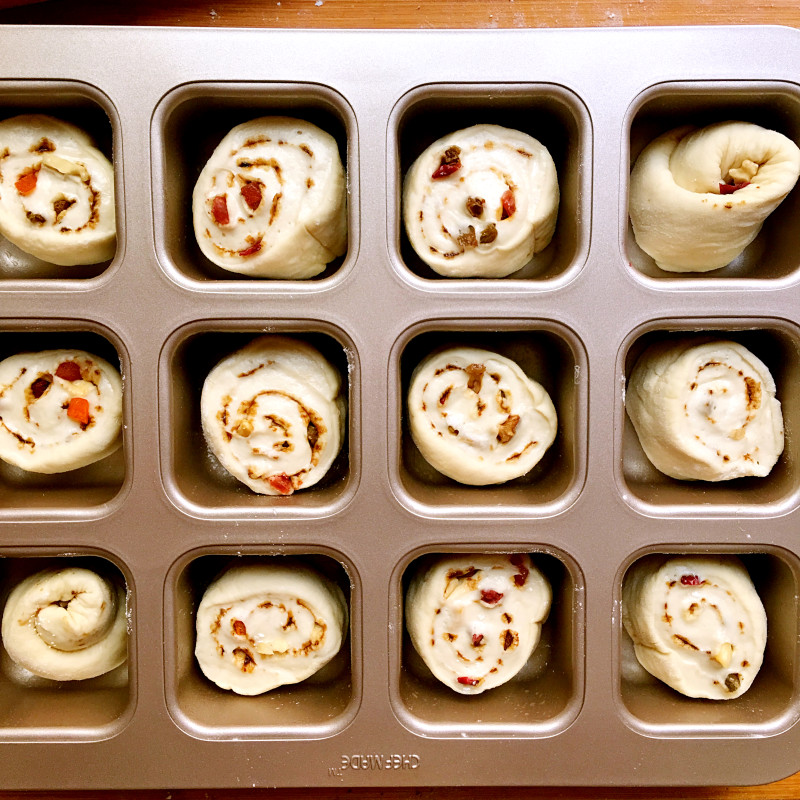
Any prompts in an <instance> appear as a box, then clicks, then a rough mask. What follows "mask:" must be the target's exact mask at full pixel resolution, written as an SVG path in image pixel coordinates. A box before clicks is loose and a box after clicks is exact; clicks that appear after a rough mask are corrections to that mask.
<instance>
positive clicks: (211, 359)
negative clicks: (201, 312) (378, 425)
mask: <svg viewBox="0 0 800 800" xmlns="http://www.w3.org/2000/svg"><path fill="white" fill-rule="evenodd" d="M265 333H270V334H279V335H281V336H287V337H291V338H296V339H299V340H301V341H304V342H307V343H308V344H311V345H312V346H314V347H316V348H317V349H318V350H319V351H320V352H321V353H322V355H324V356H325V357H326V359H327V360H328V361H329V362H330V363H331V364H332V365H333V366H334V367H335V368H336V370H337V371H338V372H339V375H340V376H341V380H342V383H341V392H342V394H343V395H344V397H345V399H346V401H347V418H346V420H345V432H344V438H343V442H342V447H341V450H340V451H339V454H338V456H337V457H336V459H335V461H334V462H333V464H332V465H331V467H330V469H329V470H328V472H327V473H326V474H325V475H324V476H323V477H322V478H321V480H320V481H319V482H318V483H316V484H314V485H312V486H310V487H308V488H307V489H301V490H299V491H296V492H294V493H293V494H291V495H289V496H272V495H263V494H257V493H256V492H254V491H252V490H251V489H250V488H249V487H248V486H245V484H243V483H242V482H241V481H239V480H238V479H236V478H235V477H233V475H231V474H230V473H229V472H228V471H227V470H226V469H225V468H224V467H223V466H222V465H221V464H220V462H219V461H218V460H217V458H216V456H215V455H214V454H213V453H212V452H211V450H210V448H209V447H208V445H207V443H206V440H205V436H204V434H203V428H202V424H201V421H200V397H201V393H202V390H203V383H204V382H205V379H206V377H207V375H208V373H209V372H210V371H211V369H212V368H213V367H214V366H215V365H216V364H217V363H218V362H219V361H220V360H222V359H223V358H225V357H227V356H228V355H230V354H232V353H234V352H235V351H237V350H239V349H240V348H242V347H244V346H245V345H246V344H248V343H249V342H251V341H252V340H253V339H256V338H258V337H259V336H261V335H264V334H265ZM159 374H160V378H159V385H160V386H161V387H163V388H162V402H161V404H160V410H159V416H160V430H161V433H160V448H161V471H162V478H163V481H164V486H165V488H166V491H167V495H168V496H169V498H170V499H171V500H172V502H173V503H174V504H175V505H176V506H177V507H178V508H179V509H181V510H183V511H184V512H186V513H188V514H191V515H193V516H198V517H209V518H212V517H213V518H217V517H228V518H230V517H242V518H248V519H251V518H253V517H260V518H267V519H274V518H275V517H276V516H305V517H308V516H317V515H321V514H328V513H333V512H334V511H336V510H338V509H340V508H342V507H343V506H344V505H346V504H347V503H348V502H349V501H350V499H351V498H352V496H353V494H354V493H355V490H356V486H357V485H358V477H359V456H358V450H357V447H356V446H355V443H357V442H358V441H359V432H358V431H359V408H360V405H359V390H358V384H359V369H358V356H357V354H356V350H355V347H354V345H353V344H352V342H351V341H350V340H349V339H348V338H347V336H346V335H345V334H344V333H343V332H342V331H339V330H338V329H336V328H334V327H333V326H331V325H327V324H325V323H321V322H316V321H308V322H304V321H298V320H293V321H281V322H276V321H272V322H270V323H267V324H262V325H261V326H260V327H257V323H243V322H242V321H238V320H237V321H234V320H210V321H209V320H206V321H203V322H197V323H192V324H190V325H188V326H186V327H184V328H181V329H179V330H178V331H177V332H176V333H174V334H173V335H172V336H171V337H170V339H169V340H168V342H167V344H166V346H165V348H164V350H163V351H162V353H161V358H160V364H159Z"/></svg>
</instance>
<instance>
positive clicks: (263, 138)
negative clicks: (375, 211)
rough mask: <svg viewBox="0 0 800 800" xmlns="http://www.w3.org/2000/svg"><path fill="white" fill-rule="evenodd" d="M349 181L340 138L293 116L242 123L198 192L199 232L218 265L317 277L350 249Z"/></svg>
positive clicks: (256, 273)
mask: <svg viewBox="0 0 800 800" xmlns="http://www.w3.org/2000/svg"><path fill="white" fill-rule="evenodd" d="M346 200H347V197H346V185H345V175H344V168H343V167H342V162H341V159H340V157H339V149H338V147H337V145H336V141H335V139H334V138H333V137H332V136H331V135H330V134H328V133H326V132H325V131H323V130H321V129H320V128H318V127H317V126H316V125H312V124H311V123H310V122H304V121H302V120H299V119H292V118H291V117H261V118H259V119H254V120H251V121H250V122H245V123H244V124H242V125H237V126H236V127H235V128H234V129H233V130H231V131H230V133H228V134H227V136H225V138H224V139H223V140H222V141H221V142H220V143H219V145H218V146H217V149H216V150H215V151H214V153H213V154H212V156H211V158H209V160H208V163H207V164H206V165H205V167H203V171H202V172H201V173H200V177H199V178H198V179H197V183H196V184H195V187H194V193H193V194H192V217H193V220H194V233H195V236H196V237H197V243H198V244H199V245H200V249H201V250H202V251H203V254H204V255H205V256H206V257H207V258H208V259H209V261H211V262H213V263H214V264H216V265H217V266H219V267H222V268H223V269H226V270H229V271H230V272H238V273H242V274H243V275H250V276H252V277H257V278H284V279H300V278H311V277H313V276H314V275H318V274H319V273H320V272H322V271H323V270H324V269H325V266H326V265H327V264H328V263H329V262H331V261H333V259H334V258H336V257H337V256H340V255H343V254H344V252H345V250H346V248H347V216H346Z"/></svg>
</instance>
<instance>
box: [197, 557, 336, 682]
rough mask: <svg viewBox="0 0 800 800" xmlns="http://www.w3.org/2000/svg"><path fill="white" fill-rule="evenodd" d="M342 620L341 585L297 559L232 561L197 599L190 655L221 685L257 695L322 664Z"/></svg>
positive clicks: (308, 673) (333, 645)
mask: <svg viewBox="0 0 800 800" xmlns="http://www.w3.org/2000/svg"><path fill="white" fill-rule="evenodd" d="M347 619H348V614H347V604H346V602H345V599H344V594H343V593H342V590H341V589H340V588H339V587H338V586H337V585H336V584H335V583H333V582H332V581H330V580H328V579H327V578H325V577H324V576H322V575H321V574H319V573H318V572H316V571H315V570H313V569H311V568H309V567H307V566H305V565H303V564H300V563H298V562H294V561H290V560H287V559H281V558H275V559H272V560H264V561H263V562H262V563H250V564H245V565H241V566H236V567H232V568H231V569H228V570H227V571H226V572H224V573H223V574H222V575H221V576H220V577H219V578H217V579H216V580H215V581H214V582H213V583H212V584H211V585H210V586H209V587H208V589H206V591H205V594H204V595H203V599H202V600H201V601H200V605H199V607H198V609H197V642H196V647H195V656H196V657H197V662H198V664H199V665H200V669H201V670H202V671H203V674H204V675H205V676H206V677H207V678H208V679H209V680H210V681H213V682H214V683H215V684H217V686H219V687H220V688H221V689H230V690H232V691H234V692H236V693H237V694H243V695H256V694H262V693H264V692H268V691H270V690H271V689H275V688H276V687H278V686H284V685H285V684H291V683H299V682H300V681H302V680H305V679H306V678H308V677H309V676H311V675H313V674H314V673H315V672H317V671H318V670H320V669H321V668H322V667H324V666H325V664H327V663H328V662H329V661H330V660H331V659H332V658H333V657H334V656H335V655H336V654H337V653H338V652H339V649H340V648H341V646H342V641H343V639H344V636H345V631H346V630H347Z"/></svg>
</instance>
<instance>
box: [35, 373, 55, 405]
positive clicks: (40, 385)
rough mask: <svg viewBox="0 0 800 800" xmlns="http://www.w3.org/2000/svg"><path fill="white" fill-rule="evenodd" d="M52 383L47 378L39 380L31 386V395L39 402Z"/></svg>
mask: <svg viewBox="0 0 800 800" xmlns="http://www.w3.org/2000/svg"><path fill="white" fill-rule="evenodd" d="M51 383H52V381H50V380H48V379H47V378H37V379H36V380H35V381H34V382H33V383H32V384H31V394H32V395H33V396H34V397H35V398H36V399H37V400H38V399H39V398H40V397H41V396H42V395H43V394H44V393H45V392H46V391H47V389H48V387H49V386H50V384H51Z"/></svg>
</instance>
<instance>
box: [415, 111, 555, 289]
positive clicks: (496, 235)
mask: <svg viewBox="0 0 800 800" xmlns="http://www.w3.org/2000/svg"><path fill="white" fill-rule="evenodd" d="M558 203H559V191H558V176H557V175H556V167H555V164H554V163H553V159H552V157H551V156H550V153H549V152H548V151H547V149H546V148H545V147H544V146H543V145H542V144H541V143H540V142H538V141H537V140H536V139H534V138H533V137H532V136H528V134H526V133H522V132H521V131H517V130H513V129H512V128H503V127H501V126H499V125H473V126H472V127H471V128H465V129H464V130H460V131H456V132H455V133H451V134H449V135H447V136H445V137H443V138H441V139H439V140H438V141H436V142H434V143H433V144H432V145H431V146H430V147H428V148H427V149H426V150H425V151H424V152H423V153H422V154H421V155H420V156H419V158H418V159H417V160H416V161H415V162H414V163H413V165H412V166H411V169H410V170H409V171H408V173H407V175H406V178H405V182H404V185H403V219H404V221H405V228H406V233H407V234H408V238H409V241H410V242H411V246H412V247H413V248H414V250H415V251H416V253H417V255H418V256H419V257H420V258H421V259H422V260H423V261H424V262H425V263H426V264H428V266H430V267H431V269H433V270H435V271H436V272H438V273H439V274H440V275H445V276H446V277H450V278H473V277H479V278H502V277H505V276H506V275H510V274H511V273H512V272H516V271H517V270H518V269H521V268H522V267H524V266H525V265H526V264H527V263H528V262H529V261H530V260H531V258H532V257H533V255H534V253H538V252H540V251H541V250H543V249H544V248H545V247H547V245H548V244H550V240H551V239H552V238H553V234H554V232H555V228H556V218H557V217H558Z"/></svg>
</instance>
